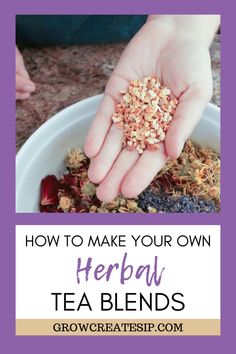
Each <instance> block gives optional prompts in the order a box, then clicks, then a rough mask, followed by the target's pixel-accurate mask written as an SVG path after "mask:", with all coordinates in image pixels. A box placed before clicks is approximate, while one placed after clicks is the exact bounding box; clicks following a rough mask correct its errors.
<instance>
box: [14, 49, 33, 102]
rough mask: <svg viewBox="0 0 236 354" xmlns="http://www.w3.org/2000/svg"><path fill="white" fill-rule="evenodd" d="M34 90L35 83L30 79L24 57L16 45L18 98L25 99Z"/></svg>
mask: <svg viewBox="0 0 236 354" xmlns="http://www.w3.org/2000/svg"><path fill="white" fill-rule="evenodd" d="M34 91H35V84H34V83H33V82H32V81H31V80H30V77H29V74H28V72H27V70H26V68H25V65H24V60H23V57H22V55H21V53H20V52H19V50H18V48H17V47H16V99H17V100H24V99H26V98H29V96H30V94H31V93H32V92H34Z"/></svg>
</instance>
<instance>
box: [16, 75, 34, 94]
mask: <svg viewBox="0 0 236 354" xmlns="http://www.w3.org/2000/svg"><path fill="white" fill-rule="evenodd" d="M16 91H21V92H29V93H30V92H34V91H35V84H34V83H33V82H32V81H30V80H28V79H26V78H24V77H22V76H21V75H19V74H16Z"/></svg>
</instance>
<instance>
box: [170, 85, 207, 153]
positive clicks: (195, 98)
mask: <svg viewBox="0 0 236 354" xmlns="http://www.w3.org/2000/svg"><path fill="white" fill-rule="evenodd" d="M209 99H210V95H209V94H207V93H206V94H203V92H201V93H200V92H196V91H195V90H188V91H186V92H185V93H184V94H183V95H182V96H181V98H180V102H179V104H178V106H177V109H176V112H175V114H174V119H173V121H172V122H171V125H170V127H169V130H168V132H167V134H166V139H165V148H166V152H167V155H168V156H169V157H171V158H174V159H175V158H177V157H178V156H179V155H180V153H181V151H182V149H183V147H184V143H185V141H186V140H187V139H188V138H189V136H190V135H191V133H192V131H193V129H194V128H195V126H196V125H197V123H198V121H199V120H200V118H201V116H202V113H203V111H204V109H205V107H206V105H207V103H208V101H209Z"/></svg>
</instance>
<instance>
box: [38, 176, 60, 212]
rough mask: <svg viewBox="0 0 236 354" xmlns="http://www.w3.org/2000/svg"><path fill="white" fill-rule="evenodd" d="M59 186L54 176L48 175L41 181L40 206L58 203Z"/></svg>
mask: <svg viewBox="0 0 236 354" xmlns="http://www.w3.org/2000/svg"><path fill="white" fill-rule="evenodd" d="M59 187H60V184H59V181H58V180H57V178H56V176H54V175H48V176H46V177H45V178H43V179H42V181H41V205H43V206H44V205H55V204H57V203H58V196H57V193H58V190H59Z"/></svg>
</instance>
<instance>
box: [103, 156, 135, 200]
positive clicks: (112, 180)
mask: <svg viewBox="0 0 236 354" xmlns="http://www.w3.org/2000/svg"><path fill="white" fill-rule="evenodd" d="M138 159H139V153H138V152H137V151H128V150H127V149H124V150H122V152H121V153H120V155H119V157H118V158H117V160H116V162H115V163H114V165H113V166H112V169H111V170H110V172H109V173H108V175H107V176H106V178H105V179H104V180H103V181H102V183H101V184H100V185H99V187H98V188H97V197H98V199H100V200H102V201H105V202H110V201H112V200H114V199H115V198H116V197H117V195H118V194H119V192H120V186H121V183H122V181H123V179H124V177H125V176H126V174H127V173H128V172H129V170H130V169H131V168H132V167H133V166H134V165H135V163H136V162H137V160H138Z"/></svg>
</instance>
